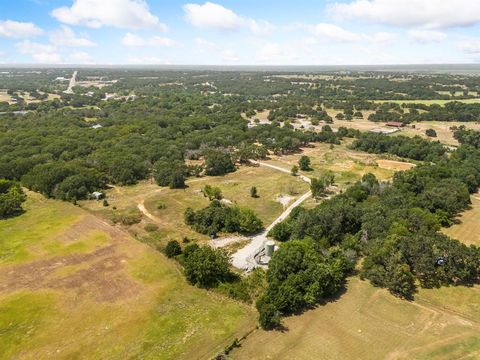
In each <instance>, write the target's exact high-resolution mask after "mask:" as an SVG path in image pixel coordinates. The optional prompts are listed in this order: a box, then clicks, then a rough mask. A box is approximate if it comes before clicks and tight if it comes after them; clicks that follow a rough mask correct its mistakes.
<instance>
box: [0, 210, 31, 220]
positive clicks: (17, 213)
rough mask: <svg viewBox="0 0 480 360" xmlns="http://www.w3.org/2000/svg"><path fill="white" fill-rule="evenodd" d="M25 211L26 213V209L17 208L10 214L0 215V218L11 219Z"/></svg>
mask: <svg viewBox="0 0 480 360" xmlns="http://www.w3.org/2000/svg"><path fill="white" fill-rule="evenodd" d="M25 213H26V211H25V210H24V209H18V210H15V211H13V212H12V213H11V214H8V215H4V216H0V220H7V219H13V218H16V217H18V216H21V215H23V214H25Z"/></svg>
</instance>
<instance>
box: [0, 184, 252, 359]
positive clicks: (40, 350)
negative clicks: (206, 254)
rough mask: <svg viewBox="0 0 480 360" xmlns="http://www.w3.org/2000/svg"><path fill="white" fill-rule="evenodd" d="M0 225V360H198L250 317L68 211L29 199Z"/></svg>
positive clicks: (92, 220)
mask: <svg viewBox="0 0 480 360" xmlns="http://www.w3.org/2000/svg"><path fill="white" fill-rule="evenodd" d="M25 208H26V212H25V213H24V214H22V215H21V216H18V217H16V218H12V219H8V220H2V221H0V254H1V258H0V284H1V285H0V334H1V336H0V358H8V359H10V358H15V359H51V358H56V359H72V358H78V359H80V358H90V359H92V358H94V359H125V358H142V359H172V358H175V359H192V358H199V359H208V358H210V357H212V356H213V355H215V354H216V353H217V352H219V351H221V350H222V349H223V348H224V347H225V346H226V345H228V344H230V343H231V342H232V341H233V339H234V338H235V337H240V336H242V335H243V334H244V333H245V332H247V331H249V330H250V329H252V328H253V327H254V326H255V322H256V315H255V313H254V311H253V310H252V309H251V308H249V307H247V306H245V305H242V304H239V303H237V302H234V301H231V300H229V299H226V298H224V297H222V296H219V295H216V294H213V293H209V292H207V291H203V290H200V289H197V288H194V287H191V286H189V285H188V284H187V283H186V282H185V280H184V278H183V276H182V275H181V273H180V270H179V268H178V267H177V266H176V264H175V263H174V262H173V261H170V260H167V259H166V258H165V257H163V255H161V254H160V253H158V252H156V251H154V250H153V249H151V248H150V247H148V246H146V245H144V244H141V243H139V242H137V241H135V240H134V239H132V238H131V237H130V236H129V235H128V234H127V233H125V232H124V231H122V230H121V229H119V228H117V227H112V226H110V225H109V224H107V223H105V222H104V221H102V220H100V219H99V218H97V217H94V216H93V215H91V214H89V213H87V212H85V211H84V210H82V209H80V208H78V207H75V206H73V205H71V204H67V203H62V202H58V201H53V200H46V199H44V198H43V197H41V196H40V195H37V194H33V193H29V200H28V201H27V203H26V206H25Z"/></svg>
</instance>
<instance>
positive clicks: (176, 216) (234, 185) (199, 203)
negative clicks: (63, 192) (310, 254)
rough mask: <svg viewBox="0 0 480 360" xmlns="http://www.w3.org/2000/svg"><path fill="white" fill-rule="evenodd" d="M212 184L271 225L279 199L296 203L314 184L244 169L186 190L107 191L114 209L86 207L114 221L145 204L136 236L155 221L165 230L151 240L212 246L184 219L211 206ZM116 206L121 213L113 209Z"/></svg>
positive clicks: (202, 180) (144, 186) (200, 180)
mask: <svg viewBox="0 0 480 360" xmlns="http://www.w3.org/2000/svg"><path fill="white" fill-rule="evenodd" d="M207 184H208V185H211V186H218V187H219V188H220V189H221V190H222V193H223V196H224V199H225V201H228V202H231V203H235V204H238V205H239V206H241V207H246V208H250V209H252V210H254V211H255V212H256V213H257V214H258V215H259V217H260V218H261V219H262V221H263V222H264V223H265V224H266V225H268V224H269V223H270V222H272V221H273V220H274V219H275V218H276V217H277V216H279V215H280V214H281V213H282V211H283V208H284V206H283V205H282V204H281V203H280V202H279V200H278V197H279V196H280V195H285V196H290V197H291V199H290V203H291V202H293V201H294V200H295V199H296V198H297V197H298V196H300V195H302V194H304V193H305V192H307V191H308V185H307V184H306V183H304V182H302V181H301V180H300V179H298V178H295V177H293V176H290V175H288V174H285V173H282V172H280V171H277V170H272V169H269V168H264V167H258V166H249V167H241V168H240V169H239V170H237V171H236V172H234V173H231V174H228V175H226V176H220V177H203V178H196V179H190V180H189V181H187V185H188V187H187V188H186V189H176V190H172V189H169V188H166V187H158V186H157V185H155V184H152V183H147V182H142V183H140V184H138V185H135V186H131V187H118V188H114V189H111V190H109V191H108V192H107V196H108V201H109V203H110V206H109V207H108V208H105V207H103V206H102V203H101V202H95V201H85V202H81V205H82V207H85V208H87V209H88V210H90V211H93V212H94V213H97V214H99V215H100V216H103V217H105V218H108V217H109V216H111V215H112V213H114V212H118V211H122V209H129V210H130V211H138V209H137V207H138V205H139V204H140V205H141V206H144V208H145V212H147V213H148V215H149V216H145V214H144V216H143V221H142V222H141V223H140V224H138V225H134V226H132V227H131V228H130V231H131V232H132V233H134V234H138V235H139V236H144V235H145V232H144V231H143V227H144V226H145V224H146V223H148V222H150V223H155V224H157V225H158V226H159V229H158V231H156V232H155V233H154V234H150V235H153V236H154V237H155V239H157V241H159V242H160V243H165V242H166V241H168V240H171V239H174V240H178V241H181V240H182V239H183V238H184V237H188V238H189V239H191V240H192V239H193V240H198V241H206V240H208V237H207V236H204V235H201V234H199V233H197V232H195V231H194V230H192V229H191V228H190V227H189V226H187V225H185V223H184V221H183V214H184V212H185V209H186V208H187V207H191V208H193V209H195V210H199V209H201V208H203V207H206V206H208V204H209V201H208V199H207V198H206V197H204V196H203V194H202V192H201V190H202V189H203V187H204V186H205V185H207ZM252 186H255V187H256V188H257V191H258V196H259V197H257V198H252V197H251V196H250V188H251V187H252ZM113 207H116V208H117V210H113Z"/></svg>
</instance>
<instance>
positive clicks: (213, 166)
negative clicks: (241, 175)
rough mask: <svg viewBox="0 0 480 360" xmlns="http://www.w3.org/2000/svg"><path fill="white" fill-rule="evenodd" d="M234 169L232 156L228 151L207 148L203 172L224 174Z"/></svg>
mask: <svg viewBox="0 0 480 360" xmlns="http://www.w3.org/2000/svg"><path fill="white" fill-rule="evenodd" d="M235 170H236V168H235V164H234V163H233V161H232V157H231V155H230V154H229V153H228V152H225V151H221V150H209V151H208V152H207V153H206V154H205V173H206V174H207V175H212V176H220V175H225V174H227V173H231V172H234V171H235Z"/></svg>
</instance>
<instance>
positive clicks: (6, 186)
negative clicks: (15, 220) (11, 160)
mask: <svg viewBox="0 0 480 360" xmlns="http://www.w3.org/2000/svg"><path fill="white" fill-rule="evenodd" d="M26 199H27V197H26V196H25V193H24V192H23V190H22V188H21V187H20V185H19V184H17V183H16V182H14V181H10V180H4V179H0V218H6V217H8V216H12V215H14V214H16V213H19V212H21V211H22V203H23V202H24V201H25V200H26Z"/></svg>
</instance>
